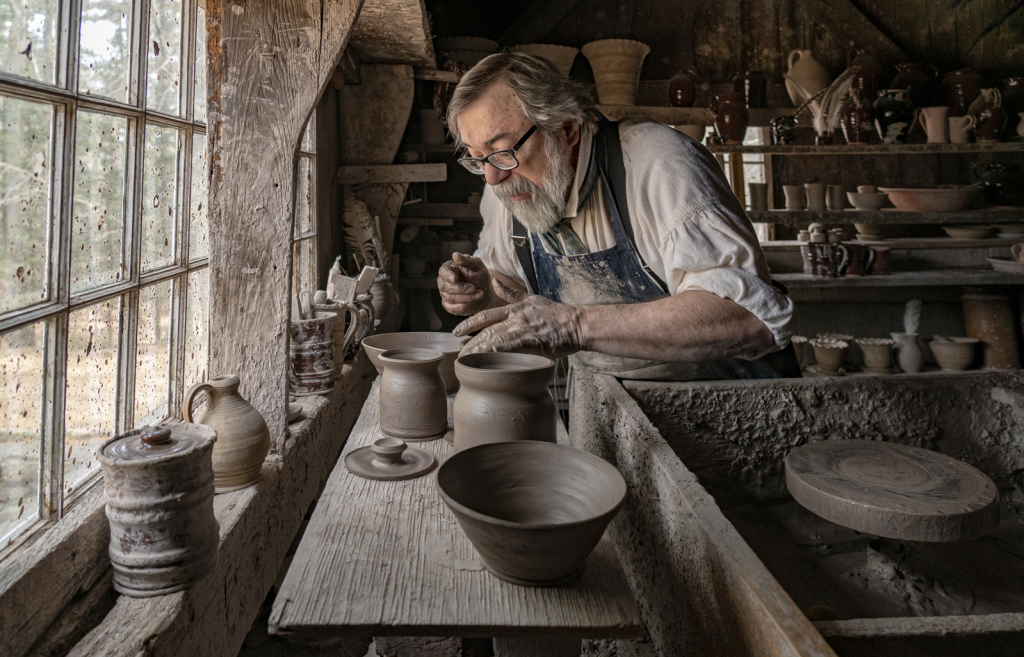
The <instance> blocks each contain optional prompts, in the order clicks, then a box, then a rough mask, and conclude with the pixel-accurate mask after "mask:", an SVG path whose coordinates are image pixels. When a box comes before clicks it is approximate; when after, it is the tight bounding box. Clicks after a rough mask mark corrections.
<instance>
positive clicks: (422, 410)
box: [377, 349, 448, 442]
mask: <svg viewBox="0 0 1024 657" xmlns="http://www.w3.org/2000/svg"><path fill="white" fill-rule="evenodd" d="M377 358H378V359H379V360H380V363H381V365H382V366H383V368H384V372H383V374H381V379H380V430H381V433H383V434H384V435H385V436H387V437H389V438H400V439H402V440H404V441H406V442H415V441H423V440H433V439H435V438H440V437H441V436H443V435H444V433H445V431H447V430H448V393H447V392H446V391H445V386H444V379H443V378H442V377H441V361H442V360H443V359H444V354H442V353H441V352H440V351H437V350H435V349H389V350H387V351H385V352H384V353H382V354H381V355H380V356H378V357H377Z"/></svg>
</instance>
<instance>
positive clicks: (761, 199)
mask: <svg viewBox="0 0 1024 657" xmlns="http://www.w3.org/2000/svg"><path fill="white" fill-rule="evenodd" d="M747 189H748V190H749V192H750V210H751V211H752V212H767V211H768V183H758V182H752V183H747Z"/></svg>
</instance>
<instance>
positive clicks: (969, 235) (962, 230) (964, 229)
mask: <svg viewBox="0 0 1024 657" xmlns="http://www.w3.org/2000/svg"><path fill="white" fill-rule="evenodd" d="M942 230H944V231H945V232H946V234H947V235H949V236H950V237H952V238H953V239H955V240H980V239H984V238H986V237H988V236H989V233H991V232H992V227H991V226H943V227H942Z"/></svg>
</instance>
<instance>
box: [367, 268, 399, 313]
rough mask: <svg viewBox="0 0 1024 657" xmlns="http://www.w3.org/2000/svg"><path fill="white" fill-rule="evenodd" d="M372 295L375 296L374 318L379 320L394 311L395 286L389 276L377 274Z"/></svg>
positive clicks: (371, 289)
mask: <svg viewBox="0 0 1024 657" xmlns="http://www.w3.org/2000/svg"><path fill="white" fill-rule="evenodd" d="M370 294H371V295H373V301H372V303H373V311H374V316H375V317H376V318H377V319H378V320H379V319H383V318H384V317H385V316H386V315H387V314H388V313H390V312H391V311H392V310H394V308H395V305H396V302H395V286H394V285H392V284H391V277H390V276H388V275H387V274H377V277H376V278H374V279H373V285H371V286H370Z"/></svg>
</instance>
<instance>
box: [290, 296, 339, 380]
mask: <svg viewBox="0 0 1024 657" xmlns="http://www.w3.org/2000/svg"><path fill="white" fill-rule="evenodd" d="M338 322H339V318H338V315H337V314H335V313H331V312H314V313H313V317H312V318H311V319H302V320H294V319H293V320H292V321H291V322H290V323H289V326H288V330H289V337H290V340H289V343H288V364H289V367H288V388H289V390H290V391H291V394H293V395H295V396H296V397H306V396H309V395H324V394H327V393H328V392H330V391H331V390H334V381H335V380H336V379H337V378H338V376H339V375H340V374H341V370H340V369H335V366H334V325H335V324H336V323H338ZM342 339H343V341H344V336H343V338H342ZM341 359H342V360H343V359H344V356H341Z"/></svg>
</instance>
